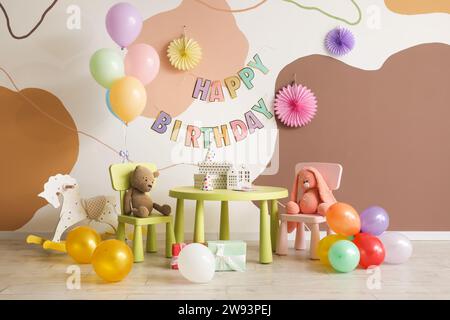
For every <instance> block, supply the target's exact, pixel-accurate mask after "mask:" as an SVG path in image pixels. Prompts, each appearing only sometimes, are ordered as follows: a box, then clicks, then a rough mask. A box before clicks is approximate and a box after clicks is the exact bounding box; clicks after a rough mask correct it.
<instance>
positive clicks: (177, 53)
mask: <svg viewBox="0 0 450 320" xmlns="http://www.w3.org/2000/svg"><path fill="white" fill-rule="evenodd" d="M167 56H168V57H169V60H170V64H172V66H174V67H175V68H177V69H178V70H181V71H188V70H192V69H193V68H195V67H196V66H197V65H198V64H199V62H200V60H201V59H202V48H201V47H200V45H199V44H198V43H197V41H195V40H194V39H189V38H186V37H181V38H178V39H175V40H173V41H172V42H171V43H170V44H169V47H168V48H167Z"/></svg>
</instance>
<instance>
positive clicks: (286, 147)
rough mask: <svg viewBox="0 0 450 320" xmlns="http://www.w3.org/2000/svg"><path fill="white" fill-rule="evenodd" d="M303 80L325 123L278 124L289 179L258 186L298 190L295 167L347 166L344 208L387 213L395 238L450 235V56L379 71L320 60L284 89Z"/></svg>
mask: <svg viewBox="0 0 450 320" xmlns="http://www.w3.org/2000/svg"><path fill="white" fill-rule="evenodd" d="M294 73H295V74H296V76H297V82H298V83H301V84H303V85H306V86H307V87H308V88H311V89H312V90H313V91H314V92H315V94H316V96H317V98H318V113H317V116H316V117H315V119H313V121H312V122H311V123H310V124H309V125H307V126H306V127H302V128H296V129H290V128H287V127H284V126H283V125H281V124H278V127H279V130H280V131H279V147H280V159H279V161H280V170H279V172H278V174H277V175H274V176H260V177H259V178H258V179H257V180H256V181H255V183H256V184H261V185H262V184H269V185H280V186H285V187H287V188H289V190H290V189H291V185H292V182H293V171H294V166H295V164H296V163H298V162H305V161H318V162H338V163H341V164H342V165H343V167H344V172H343V177H342V185H341V189H340V190H338V191H337V192H336V196H337V199H338V201H343V202H347V203H350V204H352V205H353V206H354V207H355V208H356V209H357V210H358V211H359V212H361V211H362V210H363V209H365V208H366V207H368V206H370V205H374V204H376V205H380V206H382V207H384V208H386V210H387V211H388V212H389V214H390V218H391V226H390V229H391V230H450V207H449V206H448V205H446V201H447V197H448V193H449V191H450V142H449V138H450V90H449V84H450V46H449V45H445V44H423V45H419V46H416V47H412V48H409V49H407V50H404V51H401V52H399V53H396V54H394V55H393V56H391V57H390V58H389V59H388V60H387V61H386V62H385V63H384V65H383V66H382V67H381V69H379V70H373V71H365V70H361V69H358V68H354V67H351V66H348V65H346V64H344V63H342V62H340V61H338V60H335V59H333V58H330V57H327V56H321V55H312V56H308V57H304V58H300V59H298V60H295V61H294V62H292V63H290V64H288V65H287V66H286V67H284V69H283V70H282V71H281V72H280V74H279V75H278V78H277V82H276V89H279V88H281V87H282V86H284V85H286V84H288V83H290V82H291V81H292V75H293V74H294Z"/></svg>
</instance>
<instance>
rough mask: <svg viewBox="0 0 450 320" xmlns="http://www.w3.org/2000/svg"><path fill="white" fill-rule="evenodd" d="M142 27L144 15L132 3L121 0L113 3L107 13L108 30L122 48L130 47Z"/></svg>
mask: <svg viewBox="0 0 450 320" xmlns="http://www.w3.org/2000/svg"><path fill="white" fill-rule="evenodd" d="M141 29H142V17H141V15H140V14H139V11H138V10H137V9H136V8H135V7H133V6H132V5H131V4H129V3H126V2H120V3H118V4H115V5H113V6H112V7H111V8H110V9H109V11H108V14H107V15H106V30H107V31H108V33H109V35H110V37H111V38H112V39H113V40H114V42H116V43H117V44H118V45H119V46H120V47H121V48H125V47H128V46H129V45H130V44H131V43H132V42H133V41H134V40H135V39H136V38H137V36H138V35H139V33H140V32H141Z"/></svg>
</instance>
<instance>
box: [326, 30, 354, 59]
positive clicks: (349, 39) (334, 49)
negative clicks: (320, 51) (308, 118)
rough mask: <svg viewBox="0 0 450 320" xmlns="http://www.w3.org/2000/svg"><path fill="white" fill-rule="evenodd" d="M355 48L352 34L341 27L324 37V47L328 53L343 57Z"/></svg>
mask: <svg viewBox="0 0 450 320" xmlns="http://www.w3.org/2000/svg"><path fill="white" fill-rule="evenodd" d="M354 46H355V37H354V36H353V33H352V32H351V31H350V30H348V29H346V28H342V27H337V28H334V29H333V30H331V31H330V32H328V33H327V36H326V37H325V47H326V48H327V50H328V52H329V53H331V54H333V55H336V56H343V55H345V54H347V53H349V52H350V51H351V50H352V49H353V47H354Z"/></svg>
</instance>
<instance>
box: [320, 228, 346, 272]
mask: <svg viewBox="0 0 450 320" xmlns="http://www.w3.org/2000/svg"><path fill="white" fill-rule="evenodd" d="M339 240H347V237H346V236H342V235H339V234H330V235H328V236H326V237H325V238H323V239H322V240H320V241H319V245H318V246H317V255H318V256H319V259H320V262H322V263H323V264H324V265H330V260H328V251H329V250H330V247H331V246H332V245H333V244H334V243H335V242H337V241H339Z"/></svg>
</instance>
